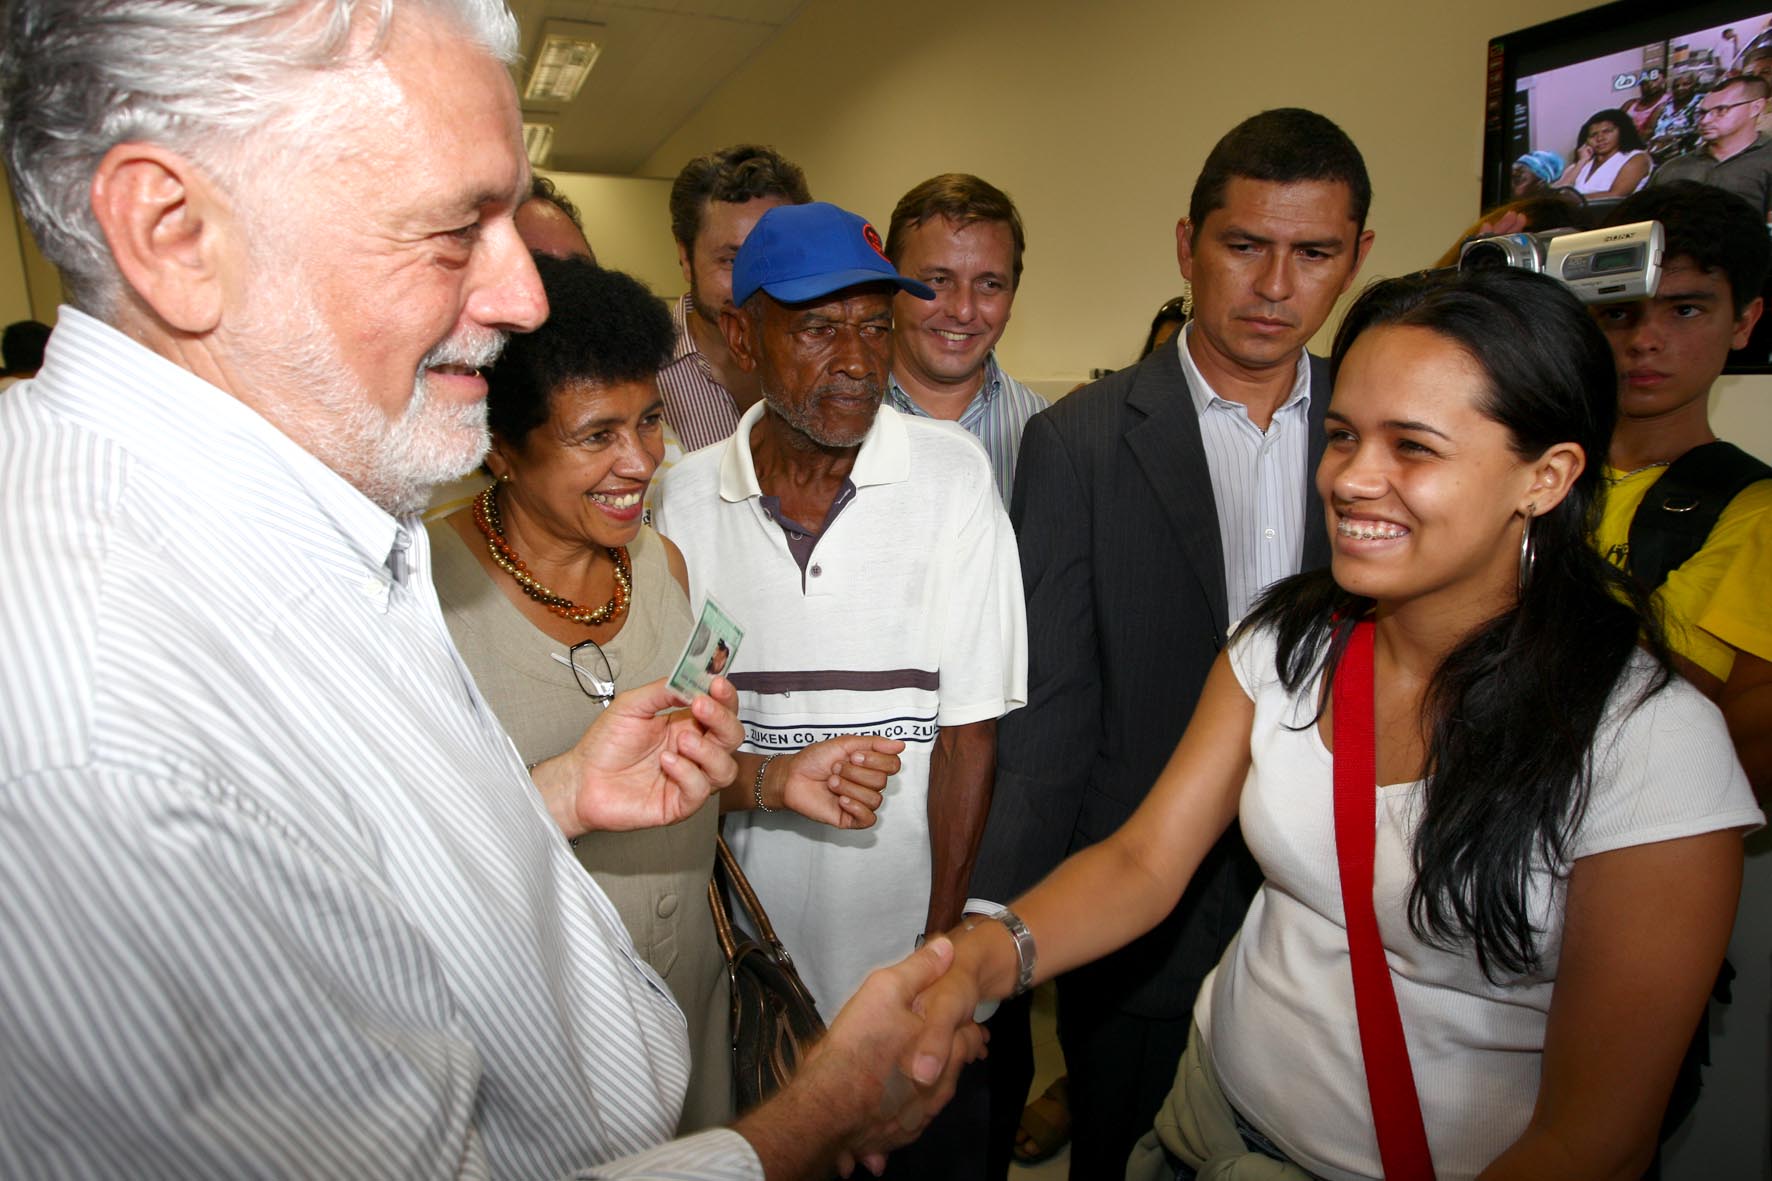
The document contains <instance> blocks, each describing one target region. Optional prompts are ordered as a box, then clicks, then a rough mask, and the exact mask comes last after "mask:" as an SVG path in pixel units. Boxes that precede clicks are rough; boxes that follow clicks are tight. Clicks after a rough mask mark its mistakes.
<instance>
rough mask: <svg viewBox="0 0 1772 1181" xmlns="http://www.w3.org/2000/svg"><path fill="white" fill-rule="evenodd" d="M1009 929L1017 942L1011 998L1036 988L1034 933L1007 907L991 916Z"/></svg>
mask: <svg viewBox="0 0 1772 1181" xmlns="http://www.w3.org/2000/svg"><path fill="white" fill-rule="evenodd" d="M991 917H992V918H994V919H996V920H997V921H998V922H999V923H1002V924H1003V925H1004V926H1005V927H1007V928H1008V929H1009V934H1010V936H1011V937H1012V938H1013V939H1014V940H1015V960H1016V970H1015V987H1014V989H1012V990H1011V991H1010V993H1009V995H1010V996H1020V995H1021V994H1022V993H1024V992H1026V991H1027V990H1028V989H1030V988H1032V987H1033V986H1034V933H1033V932H1032V931H1030V930H1028V925H1027V924H1026V923H1024V922H1022V921H1021V916H1020V915H1018V914H1016V913H1015V912H1014V911H1013V910H1010V909H1009V908H1008V907H1007V906H1005V907H1004V908H1003V909H1002V910H999V911H998V912H997V913H996V914H994V915H992V916H991Z"/></svg>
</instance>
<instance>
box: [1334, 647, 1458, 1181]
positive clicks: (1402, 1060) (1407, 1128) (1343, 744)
mask: <svg viewBox="0 0 1772 1181" xmlns="http://www.w3.org/2000/svg"><path fill="white" fill-rule="evenodd" d="M1372 633H1373V629H1372V621H1371V620H1361V621H1360V622H1358V623H1356V624H1355V625H1354V633H1353V635H1352V637H1351V638H1350V639H1349V641H1348V645H1347V649H1346V650H1345V651H1344V652H1343V653H1342V655H1341V662H1340V664H1339V665H1338V666H1337V667H1336V670H1335V685H1334V688H1333V694H1334V703H1335V718H1334V725H1333V730H1334V738H1335V759H1334V764H1335V859H1336V861H1337V862H1338V863H1339V866H1340V870H1341V907H1342V910H1343V912H1344V913H1345V916H1346V920H1347V947H1348V961H1349V963H1350V964H1351V965H1352V969H1353V978H1354V1013H1355V1015H1356V1016H1357V1017H1358V1019H1359V1029H1360V1057H1361V1058H1362V1060H1363V1061H1364V1063H1365V1067H1366V1094H1367V1096H1368V1097H1369V1098H1370V1099H1371V1101H1372V1126H1373V1129H1374V1131H1375V1132H1376V1133H1377V1135H1378V1155H1379V1159H1380V1160H1381V1161H1382V1162H1383V1163H1384V1176H1385V1179H1386V1181H1433V1176H1434V1166H1433V1158H1432V1156H1431V1155H1430V1153H1429V1151H1428V1146H1427V1128H1426V1126H1425V1125H1424V1124H1423V1123H1422V1118H1421V1099H1420V1097H1419V1096H1418V1095H1417V1094H1416V1091H1415V1072H1414V1070H1413V1069H1412V1068H1411V1067H1410V1065H1409V1048H1408V1045H1407V1044H1406V1043H1405V1041H1404V1039H1403V1019H1402V1016H1401V1014H1399V1013H1398V1011H1397V994H1396V990H1395V989H1394V988H1393V987H1392V985H1391V973H1390V966H1389V965H1388V964H1387V963H1386V962H1385V958H1384V942H1383V940H1382V939H1381V938H1380V937H1379V933H1378V914H1377V912H1376V911H1375V910H1374V909H1373V906H1372V863H1373V859H1374V857H1375V856H1376V852H1377V850H1376V843H1377V838H1376V835H1375V833H1376V830H1377V827H1378V759H1377V755H1376V753H1375V725H1374V722H1373V718H1372V710H1373V698H1372Z"/></svg>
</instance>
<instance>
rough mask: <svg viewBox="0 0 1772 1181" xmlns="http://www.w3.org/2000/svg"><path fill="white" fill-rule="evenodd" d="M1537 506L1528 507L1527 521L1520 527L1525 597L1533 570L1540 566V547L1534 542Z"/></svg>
mask: <svg viewBox="0 0 1772 1181" xmlns="http://www.w3.org/2000/svg"><path fill="white" fill-rule="evenodd" d="M1537 507H1538V506H1537V504H1529V505H1527V506H1526V520H1525V523H1524V524H1522V525H1521V526H1520V573H1519V582H1520V593H1521V594H1522V595H1524V594H1525V593H1526V588H1527V587H1529V586H1531V585H1532V569H1533V567H1534V566H1536V565H1537V564H1538V546H1537V545H1535V544H1533V541H1532V514H1533V512H1534V510H1536V509H1537Z"/></svg>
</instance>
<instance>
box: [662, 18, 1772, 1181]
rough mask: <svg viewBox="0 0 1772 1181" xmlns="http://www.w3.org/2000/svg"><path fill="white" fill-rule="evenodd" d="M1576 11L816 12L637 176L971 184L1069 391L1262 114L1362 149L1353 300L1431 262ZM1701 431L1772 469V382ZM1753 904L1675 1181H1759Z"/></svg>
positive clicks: (1006, 355)
mask: <svg viewBox="0 0 1772 1181" xmlns="http://www.w3.org/2000/svg"><path fill="white" fill-rule="evenodd" d="M1591 2H1592V0H1490V2H1489V3H1485V4H1444V3H1426V4H1424V3H1419V2H1418V0H1363V2H1362V3H1359V4H1351V3H1346V2H1340V3H1337V2H1334V0H1330V2H1327V3H1326V2H1324V0H1268V2H1267V3H1265V4H1263V5H1262V6H1261V7H1260V10H1259V13H1257V12H1256V11H1255V10H1252V9H1251V8H1249V7H1248V6H1239V5H1233V4H1204V3H1191V2H1175V0H1149V2H1131V0H1117V2H1115V0H1108V2H1098V3H1095V4H1090V5H1081V4H1072V3H1064V2H1060V0H973V2H972V3H969V4H963V5H962V4H953V3H950V2H948V0H896V2H895V3H893V4H887V5H882V4H859V3H855V2H854V0H810V2H809V3H808V4H807V5H806V7H805V8H804V9H803V10H802V12H801V14H800V16H799V17H798V18H797V19H796V20H795V21H794V22H793V23H792V24H791V25H789V26H788V27H787V28H786V29H784V30H783V31H782V33H781V34H780V35H779V36H778V37H777V38H776V39H775V40H774V41H773V42H771V43H770V44H769V45H768V46H766V47H765V48H764V49H763V50H762V51H760V52H759V53H758V54H757V55H756V56H755V57H754V58H753V59H752V60H751V62H750V63H749V65H748V66H747V67H746V68H745V69H744V70H743V71H741V72H740V73H739V74H737V75H735V76H734V77H733V78H732V79H731V80H730V81H729V82H728V83H726V84H725V85H724V86H722V87H721V88H720V89H719V90H717V91H716V92H715V93H714V94H713V96H712V97H711V98H710V100H709V102H708V103H707V104H706V105H705V106H704V107H703V109H702V110H701V111H699V112H698V113H697V114H696V115H695V117H694V118H692V119H691V120H690V121H689V122H688V123H687V124H685V126H684V127H683V128H682V129H681V130H680V131H679V132H678V133H677V134H676V135H674V136H672V137H671V139H670V140H668V141H667V142H666V143H665V144H664V145H662V146H661V147H660V149H659V150H658V151H657V152H656V153H654V154H653V156H652V158H651V159H650V160H648V161H647V163H646V165H645V167H644V168H642V169H641V171H642V172H643V173H645V174H647V175H651V176H658V177H670V176H673V175H675V173H676V171H677V169H679V168H680V167H681V166H682V164H683V163H684V161H686V160H687V159H689V158H690V157H691V156H694V155H697V154H699V153H701V152H705V151H710V150H712V149H714V148H718V147H721V146H723V145H725V144H728V143H734V142H738V141H741V140H756V141H761V142H764V143H771V144H774V145H775V146H776V147H777V148H779V149H781V150H782V151H783V152H784V153H786V154H787V155H788V156H789V157H790V158H792V159H793V160H795V161H796V162H798V163H799V164H800V165H802V166H803V167H804V168H805V169H806V174H807V177H808V179H809V180H810V181H811V184H812V189H813V193H814V195H815V196H818V197H821V198H825V199H829V200H832V201H835V202H837V203H838V204H841V205H845V206H848V207H849V208H852V209H854V210H856V211H858V212H860V213H863V214H865V215H866V216H868V217H869V218H871V219H873V220H875V221H876V223H878V224H881V225H883V224H884V222H885V219H886V218H887V216H888V215H889V214H890V213H891V210H892V206H893V204H894V202H896V200H897V199H898V197H899V195H900V194H901V193H903V192H904V191H905V190H906V189H908V188H909V187H910V186H911V185H913V184H915V183H917V182H918V181H920V180H922V179H924V178H925V177H927V176H930V175H933V174H935V173H937V172H945V171H950V170H960V171H967V172H975V173H978V174H979V175H981V176H983V177H985V178H986V179H987V180H990V181H991V182H992V183H994V184H996V185H998V186H1000V187H1002V188H1003V189H1005V190H1007V191H1008V192H1009V193H1010V194H1011V195H1012V196H1013V197H1014V198H1015V200H1016V203H1017V204H1018V205H1019V206H1020V208H1021V212H1022V216H1023V219H1024V221H1025V222H1026V225H1027V231H1028V252H1027V272H1026V274H1025V276H1024V279H1023V287H1022V290H1021V291H1020V293H1019V294H1018V296H1017V299H1016V307H1015V320H1014V323H1013V324H1012V325H1011V326H1010V329H1009V332H1008V335H1007V336H1006V337H1005V338H1004V343H1003V346H1002V356H1003V359H1004V362H1005V364H1006V365H1007V367H1008V368H1009V369H1010V370H1011V371H1012V372H1013V373H1015V374H1016V375H1017V376H1018V377H1021V378H1022V379H1023V380H1029V381H1032V382H1034V383H1036V384H1037V385H1038V386H1039V388H1041V390H1042V392H1059V391H1062V390H1065V389H1068V388H1069V387H1070V386H1071V385H1072V384H1074V383H1075V382H1076V381H1078V380H1081V379H1082V378H1083V377H1084V376H1086V375H1087V373H1088V371H1089V370H1090V369H1091V368H1093V367H1096V366H1105V367H1119V366H1122V365H1125V364H1126V363H1128V362H1129V361H1130V360H1131V359H1132V354H1133V353H1134V352H1135V351H1136V349H1137V347H1138V345H1139V343H1140V342H1141V341H1142V339H1143V336H1144V332H1145V329H1146V327H1147V325H1148V324H1149V322H1150V316H1151V313H1152V312H1153V311H1155V309H1156V307H1157V305H1158V304H1160V303H1161V302H1162V301H1163V300H1164V299H1166V298H1168V297H1169V296H1171V295H1174V294H1177V293H1178V292H1179V290H1180V286H1181V284H1180V280H1179V278H1178V277H1177V273H1176V265H1175V256H1174V226H1175V221H1176V219H1177V218H1178V217H1179V216H1180V215H1181V214H1182V212H1184V210H1185V207H1186V204H1187V194H1188V190H1189V188H1190V187H1191V186H1192V183H1193V178H1194V176H1195V174H1196V173H1197V172H1198V170H1199V167H1200V164H1201V162H1202V161H1203V159H1204V158H1205V155H1206V152H1207V151H1208V150H1209V149H1210V148H1211V146H1212V144H1213V143H1214V142H1215V141H1216V140H1217V138H1218V137H1219V136H1220V135H1222V134H1223V133H1224V131H1225V130H1227V129H1228V128H1229V127H1230V126H1231V125H1232V124H1233V123H1235V122H1237V121H1238V120H1239V119H1242V118H1243V117H1245V116H1247V115H1250V114H1253V113H1254V112H1256V111H1258V110H1261V109H1264V108H1267V107H1274V106H1287V105H1298V106H1307V107H1312V108H1315V109H1317V110H1320V111H1322V112H1323V113H1325V114H1327V115H1329V116H1330V117H1331V118H1333V119H1335V120H1336V122H1338V123H1340V124H1341V125H1342V127H1344V128H1345V129H1346V130H1347V131H1348V133H1349V134H1350V135H1351V136H1352V137H1353V139H1354V141H1355V142H1356V143H1358V144H1359V145H1360V148H1361V150H1362V151H1363V153H1364V154H1365V156H1366V160H1367V165H1368V168H1369V169H1370V171H1371V173H1372V179H1373V188H1374V194H1375V196H1374V202H1373V208H1372V215H1371V219H1370V224H1371V225H1372V226H1373V227H1374V228H1375V229H1376V230H1377V232H1378V240H1377V244H1376V246H1375V247H1374V249H1373V252H1372V256H1371V258H1370V260H1369V261H1368V263H1367V267H1366V277H1367V278H1376V277H1380V276H1388V275H1396V274H1401V273H1406V272H1408V271H1411V270H1415V269H1417V268H1419V267H1422V266H1426V265H1429V264H1430V263H1431V262H1432V260H1433V259H1435V258H1436V257H1438V255H1439V254H1440V253H1441V252H1442V251H1443V250H1444V249H1445V248H1446V247H1447V246H1448V245H1449V244H1450V243H1451V240H1452V239H1453V238H1454V237H1455V236H1456V235H1457V234H1458V233H1459V232H1460V231H1461V230H1462V228H1463V227H1464V226H1466V225H1467V224H1469V223H1470V222H1471V221H1472V220H1473V219H1474V217H1475V216H1476V214H1477V213H1478V212H1479V209H1478V189H1479V183H1478V178H1479V169H1480V162H1481V156H1482V127H1483V114H1484V111H1483V94H1484V90H1483V86H1484V66H1485V50H1486V47H1487V43H1488V39H1489V38H1490V37H1492V36H1496V35H1498V34H1502V33H1507V32H1511V31H1513V30H1515V29H1519V28H1523V27H1525V26H1528V25H1532V24H1536V23H1539V22H1541V21H1546V20H1550V19H1553V18H1555V17H1558V16H1562V15H1564V14H1567V13H1569V12H1573V11H1576V10H1579V9H1581V8H1585V7H1588V6H1589V5H1590V3H1591ZM1600 105H1611V104H1600ZM1595 109H1598V107H1596V108H1595ZM1591 113H1592V112H1591V111H1589V112H1586V113H1584V114H1583V115H1582V118H1585V117H1586V115H1587V114H1591ZM1570 134H1571V135H1572V134H1573V129H1571V131H1570ZM1332 326H1333V321H1332V323H1331V327H1332ZM1328 337H1329V333H1328V332H1327V331H1326V332H1325V333H1324V334H1323V335H1322V336H1320V337H1319V338H1318V340H1317V342H1316V345H1317V347H1318V348H1319V349H1324V348H1326V347H1327V343H1328ZM1715 410H1716V412H1715V422H1716V425H1717V428H1718V429H1719V431H1721V432H1722V433H1723V434H1724V435H1726V436H1728V437H1730V438H1732V439H1734V440H1736V441H1737V442H1739V443H1741V444H1742V445H1744V446H1746V447H1748V448H1749V449H1750V450H1753V451H1755V452H1757V453H1758V454H1760V455H1761V456H1763V457H1766V458H1767V459H1772V378H1768V377H1752V378H1742V377H1734V378H1727V379H1725V380H1724V382H1723V383H1722V385H1721V386H1720V387H1719V391H1718V393H1717V395H1716V402H1715ZM1769 593H1772V588H1769ZM1746 894H1747V896H1746V898H1745V900H1744V903H1743V917H1742V919H1741V921H1740V922H1739V923H1738V925H1737V936H1736V948H1735V950H1734V958H1735V961H1736V963H1737V965H1738V967H1740V968H1741V969H1742V979H1741V980H1740V982H1738V985H1737V992H1736V997H1737V1000H1736V1004H1735V1005H1734V1006H1733V1007H1732V1009H1731V1010H1730V1011H1729V1013H1728V1014H1727V1015H1726V1016H1725V1017H1724V1018H1723V1023H1724V1028H1725V1029H1726V1032H1727V1036H1726V1038H1725V1039H1724V1041H1723V1042H1722V1044H1721V1045H1720V1046H1719V1047H1718V1051H1717V1053H1718V1065H1717V1066H1716V1067H1715V1068H1713V1069H1712V1071H1711V1072H1710V1075H1709V1083H1708V1085H1707V1087H1706V1096H1705V1099H1704V1102H1703V1104H1702V1106H1701V1109H1700V1112H1699V1115H1698V1117H1697V1119H1696V1120H1695V1122H1694V1124H1693V1125H1691V1126H1690V1127H1689V1129H1688V1133H1687V1135H1686V1136H1685V1137H1683V1142H1682V1144H1681V1145H1680V1147H1679V1150H1678V1151H1677V1152H1676V1153H1675V1154H1674V1156H1673V1158H1672V1159H1671V1161H1670V1164H1669V1169H1668V1172H1667V1176H1668V1177H1670V1178H1672V1179H1676V1181H1699V1179H1701V1178H1702V1179H1704V1181H1712V1179H1714V1178H1722V1177H1727V1178H1730V1179H1731V1181H1735V1179H1743V1178H1746V1179H1751V1178H1772V1165H1769V1164H1768V1160H1769V1157H1768V1142H1767V1111H1768V1106H1769V1104H1768V1099H1767V1070H1768V1043H1769V1036H1768V1010H1769V1009H1772V984H1769V979H1772V850H1767V849H1765V848H1764V847H1763V843H1762V847H1761V848H1760V849H1759V851H1758V852H1757V854H1756V855H1755V856H1754V857H1753V858H1752V859H1751V864H1750V868H1749V877H1748V885H1747V891H1746Z"/></svg>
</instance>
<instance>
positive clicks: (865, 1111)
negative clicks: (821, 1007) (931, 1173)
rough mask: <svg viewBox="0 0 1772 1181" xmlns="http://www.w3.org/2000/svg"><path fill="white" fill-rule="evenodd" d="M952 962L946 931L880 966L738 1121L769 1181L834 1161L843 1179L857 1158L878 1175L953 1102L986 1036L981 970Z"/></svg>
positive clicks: (819, 1172)
mask: <svg viewBox="0 0 1772 1181" xmlns="http://www.w3.org/2000/svg"><path fill="white" fill-rule="evenodd" d="M993 925H994V924H993ZM954 966H955V948H954V944H953V943H952V942H951V941H950V940H949V939H948V938H947V937H946V936H940V937H937V938H933V939H931V940H930V941H929V942H928V943H927V944H926V945H925V946H924V947H922V948H921V949H919V950H918V951H917V952H915V953H914V954H913V955H911V956H909V957H907V958H906V959H904V960H901V961H900V962H899V963H896V964H894V965H892V966H891V967H888V968H880V969H878V970H876V971H875V972H874V973H873V974H871V975H870V976H869V977H868V978H867V980H866V981H865V982H864V983H863V984H862V986H861V990H860V991H859V992H857V993H856V994H855V995H854V996H853V997H851V998H850V1000H849V1003H848V1004H846V1005H844V1006H843V1010H842V1012H840V1013H838V1014H837V1018H836V1020H835V1021H834V1022H833V1023H832V1024H831V1028H830V1032H829V1033H827V1034H826V1035H825V1036H824V1037H823V1038H822V1039H821V1040H820V1041H819V1042H818V1043H817V1044H816V1045H815V1046H813V1048H812V1050H811V1052H810V1053H809V1054H808V1055H807V1057H806V1060H805V1062H804V1063H802V1064H801V1067H800V1071H799V1073H798V1074H796V1075H795V1076H794V1079H793V1081H792V1082H791V1083H790V1084H789V1085H788V1086H787V1087H786V1088H784V1089H783V1090H782V1091H781V1092H780V1093H779V1094H777V1095H775V1096H774V1097H773V1098H771V1099H769V1100H768V1101H767V1102H765V1103H763V1104H762V1105H761V1106H759V1107H757V1108H756V1109H755V1110H754V1111H752V1112H750V1113H749V1114H748V1115H746V1116H744V1117H743V1118H741V1119H740V1120H739V1121H738V1122H737V1124H735V1125H734V1127H735V1129H736V1130H737V1131H738V1132H739V1134H740V1135H742V1136H744V1137H745V1139H747V1140H748V1141H750V1143H751V1146H752V1147H753V1148H754V1149H755V1150H756V1152H757V1156H758V1158H759V1159H760V1160H761V1161H762V1163H763V1172H764V1175H765V1176H766V1177H768V1178H770V1181H776V1179H777V1178H786V1177H822V1176H828V1170H829V1169H830V1167H831V1165H832V1164H833V1163H835V1165H836V1167H837V1169H838V1171H839V1172H841V1173H842V1174H843V1175H844V1176H845V1177H847V1176H849V1175H850V1174H851V1173H852V1172H853V1171H854V1169H855V1166H856V1165H857V1164H860V1165H861V1166H863V1167H864V1168H866V1169H867V1170H868V1171H870V1172H872V1173H874V1174H876V1175H878V1174H879V1173H880V1172H881V1170H882V1169H884V1167H885V1163H886V1153H887V1152H888V1151H889V1150H891V1149H893V1148H897V1147H900V1146H902V1145H905V1144H909V1143H910V1142H911V1141H913V1140H915V1139H916V1138H917V1136H918V1135H919V1134H920V1133H921V1132H922V1131H923V1129H924V1127H925V1126H926V1125H927V1124H928V1123H929V1121H930V1120H931V1119H932V1118H934V1116H935V1113H936V1112H938V1111H940V1110H941V1108H942V1106H943V1105H944V1104H946V1103H947V1101H948V1099H949V1098H951V1097H952V1095H953V1093H954V1082H955V1079H956V1078H957V1076H958V1075H959V1073H960V1069H961V1068H962V1067H963V1066H965V1065H966V1064H967V1063H969V1062H972V1061H974V1060H976V1059H978V1058H982V1057H984V1043H985V1033H984V1030H983V1029H981V1028H979V1026H978V1025H977V1024H976V1023H975V1022H974V1021H973V1020H972V1012H973V1009H974V1007H975V1006H976V1004H977V1000H978V987H977V984H976V977H975V976H974V975H973V973H971V972H970V971H967V970H964V969H962V970H959V971H954V970H953V969H954ZM979 1131H980V1134H981V1135H982V1134H983V1129H982V1128H981V1129H980V1130H979Z"/></svg>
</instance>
